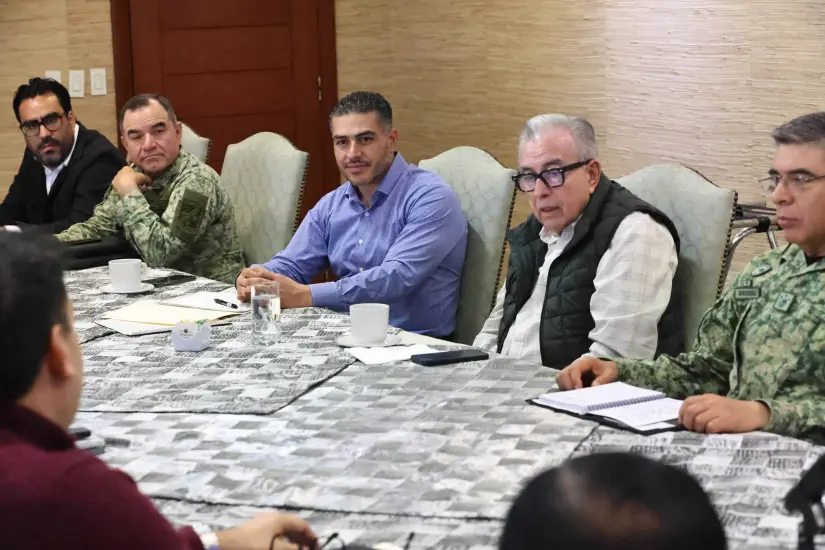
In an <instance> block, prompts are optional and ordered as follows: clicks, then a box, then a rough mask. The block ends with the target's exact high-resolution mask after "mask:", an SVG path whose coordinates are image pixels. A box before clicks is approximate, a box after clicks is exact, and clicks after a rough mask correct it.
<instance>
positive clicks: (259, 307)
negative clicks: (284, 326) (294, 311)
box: [250, 281, 281, 346]
mask: <svg viewBox="0 0 825 550" xmlns="http://www.w3.org/2000/svg"><path fill="white" fill-rule="evenodd" d="M250 301H251V302H252V342H253V343H254V344H259V345H262V346H270V345H272V344H275V343H277V342H278V338H279V337H280V335H281V286H280V285H279V284H278V283H276V282H274V281H273V282H271V283H267V284H261V285H253V286H252V289H251V297H250Z"/></svg>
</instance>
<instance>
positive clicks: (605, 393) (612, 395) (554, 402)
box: [529, 382, 682, 434]
mask: <svg viewBox="0 0 825 550" xmlns="http://www.w3.org/2000/svg"><path fill="white" fill-rule="evenodd" d="M529 401H530V402H531V403H533V404H535V405H539V406H541V407H547V408H550V409H554V410H557V411H561V412H566V413H569V414H573V415H576V416H580V417H582V418H587V419H588V420H595V421H597V422H602V423H605V424H610V425H611V426H616V427H619V428H623V429H629V430H631V431H634V432H637V433H643V434H651V433H658V432H661V431H671V430H676V429H680V426H679V409H680V408H681V406H682V401H680V400H679V399H671V398H670V397H667V396H666V395H665V394H663V393H662V392H658V391H654V390H648V389H645V388H637V387H636V386H631V385H630V384H625V383H624V382H613V383H612V384H605V385H603V386H596V387H590V388H583V389H580V390H572V391H566V392H553V393H546V394H544V395H542V396H541V397H537V398H535V399H530V400H529Z"/></svg>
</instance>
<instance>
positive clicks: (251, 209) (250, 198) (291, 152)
mask: <svg viewBox="0 0 825 550" xmlns="http://www.w3.org/2000/svg"><path fill="white" fill-rule="evenodd" d="M308 165H309V154H307V153H305V152H303V151H299V150H298V149H296V148H295V146H294V145H292V143H290V141H289V140H288V139H286V138H285V137H283V136H280V135H278V134H273V133H272V132H261V133H259V134H255V135H254V136H251V137H248V138H246V139H245V140H243V141H242V142H240V143H235V144H232V145H230V146H229V147H228V148H227V149H226V157H225V158H224V161H223V169H222V171H221V182H223V185H224V186H225V187H226V189H227V190H228V191H229V196H230V198H231V199H232V203H233V204H234V206H235V222H236V223H237V225H238V236H239V237H240V239H241V246H242V247H243V250H244V254H245V256H246V260H247V262H248V263H250V264H254V263H262V262H265V261H267V260H269V259H270V258H272V256H274V255H275V254H276V253H277V252H280V251H281V250H283V249H284V248H286V245H287V244H289V240H290V239H291V238H292V234H293V233H294V232H295V229H296V227H297V222H298V216H299V214H300V208H301V199H302V197H303V192H304V182H305V179H306V171H307V167H308Z"/></svg>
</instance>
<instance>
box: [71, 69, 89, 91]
mask: <svg viewBox="0 0 825 550" xmlns="http://www.w3.org/2000/svg"><path fill="white" fill-rule="evenodd" d="M85 92H86V71H69V96H70V97H83V94H84V93H85Z"/></svg>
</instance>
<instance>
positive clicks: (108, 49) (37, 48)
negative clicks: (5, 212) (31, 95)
mask: <svg viewBox="0 0 825 550" xmlns="http://www.w3.org/2000/svg"><path fill="white" fill-rule="evenodd" d="M97 68H105V69H106V77H107V91H108V94H107V95H105V96H94V97H93V96H91V95H89V69H97ZM69 69H77V70H79V69H83V70H85V71H86V94H85V97H83V98H73V99H72V108H73V109H74V112H75V114H76V115H77V117H78V119H79V120H80V121H81V122H82V123H83V124H85V125H86V126H88V127H89V128H94V129H95V130H98V131H100V132H102V133H103V134H105V135H106V137H108V138H109V139H110V140H113V142H114V139H115V138H116V130H117V122H116V117H115V95H114V92H115V86H114V79H113V77H114V73H113V61H112V27H111V16H110V12H109V0H40V1H38V2H31V1H30V0H0V197H3V196H5V194H6V190H7V189H8V186H9V185H11V182H12V179H13V178H14V175H15V174H16V173H17V169H18V167H19V166H20V160H21V158H22V154H23V148H24V147H25V144H24V142H23V135H22V134H21V133H20V130H18V128H17V120H16V119H15V118H14V111H13V110H12V106H11V100H12V97H13V95H14V92H15V90H16V89H17V87H18V86H19V85H20V84H23V83H24V82H26V81H27V80H28V79H29V78H31V77H32V76H44V75H45V72H46V71H47V70H60V71H62V73H63V75H62V76H63V79H62V82H63V84H64V85H65V86H67V87H68V82H69V72H68V71H69Z"/></svg>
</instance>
